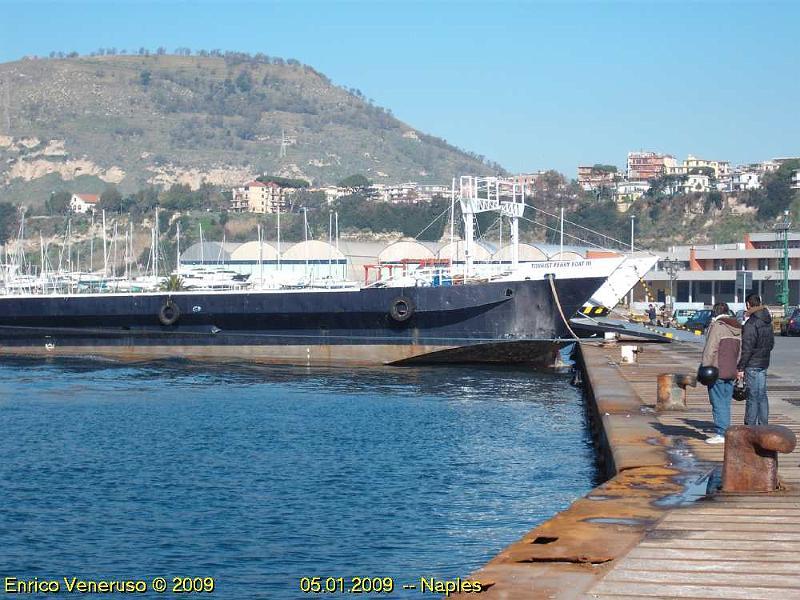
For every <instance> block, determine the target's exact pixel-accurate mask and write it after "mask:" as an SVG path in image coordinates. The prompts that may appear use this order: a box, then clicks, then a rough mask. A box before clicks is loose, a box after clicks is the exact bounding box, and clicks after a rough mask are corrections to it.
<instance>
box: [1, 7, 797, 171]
mask: <svg viewBox="0 0 800 600" xmlns="http://www.w3.org/2000/svg"><path fill="white" fill-rule="evenodd" d="M112 46H113V47H116V48H117V49H121V48H126V49H128V50H129V51H130V50H135V49H138V48H139V47H140V46H144V47H146V48H149V49H151V50H155V48H157V47H158V46H164V47H166V48H167V49H168V50H169V51H173V50H174V49H175V48H178V47H189V48H192V49H201V48H203V49H213V48H219V49H223V50H239V51H244V52H250V53H256V52H263V53H265V54H268V55H270V56H281V57H283V58H296V59H298V60H300V61H301V62H303V63H306V64H309V65H311V66H313V67H314V68H316V69H317V70H319V71H321V72H323V73H325V74H326V75H327V76H328V77H330V78H331V79H332V80H333V81H334V82H335V83H337V84H339V85H344V86H346V87H355V88H358V89H360V90H361V91H362V92H363V93H364V94H365V95H366V96H367V97H369V98H373V99H374V100H375V102H376V103H378V104H380V105H381V106H384V107H386V108H390V109H391V110H392V111H393V112H394V114H395V115H396V116H397V117H398V118H400V119H401V120H403V121H405V122H406V123H408V124H409V125H411V126H412V127H415V128H417V129H419V130H422V131H424V132H426V133H431V134H433V135H436V136H439V137H442V138H444V139H446V140H447V141H448V142H450V143H452V144H455V145H457V146H459V147H461V148H464V149H467V150H470V151H473V152H477V153H478V154H482V155H484V156H486V157H488V158H489V159H492V160H495V161H497V162H499V163H500V164H501V165H503V166H504V167H505V168H507V169H509V170H511V171H514V172H529V171H536V170H540V169H549V168H554V169H558V170H559V171H562V172H564V173H566V174H568V175H571V176H573V177H574V176H575V173H576V169H577V166H578V165H579V164H595V163H608V164H615V165H617V166H619V167H624V164H625V159H626V155H627V153H628V152H629V151H634V150H643V149H644V150H654V151H659V152H666V153H669V154H672V155H674V156H676V157H677V158H679V159H682V158H685V156H686V155H687V154H690V153H691V154H694V155H695V156H700V157H703V158H708V159H716V160H730V161H731V162H733V163H735V164H738V163H746V162H755V161H759V160H765V159H769V158H773V157H780V156H797V155H798V154H800V114H798V106H800V103H798V101H799V100H800V2H791V1H785V2H715V1H707V2H677V1H663V2H648V1H644V0H640V1H636V2H606V1H594V2H576V1H562V2H522V1H517V2H512V1H495V2H493V1H491V0H483V1H481V2H477V1H466V2H465V1H444V0H442V1H436V0H428V1H425V2H423V1H414V0H405V1H397V2H395V1H388V0H386V1H383V0H372V1H349V2H341V1H336V0H327V1H325V0H322V1H319V0H317V1H312V0H286V1H271V2H268V1H262V2H221V1H216V2H214V1H210V0H207V1H195V2H177V1H154V0H140V1H138V2H124V1H122V2H121V1H113V2H112V1H111V0H104V1H88V2H87V1H80V2H79V1H68V0H62V1H59V2H40V1H38V0H30V1H28V2H13V1H8V0H0V62H6V61H12V60H18V59H19V58H21V57H23V56H26V55H40V56H46V55H47V54H49V53H50V51H53V50H55V51H59V50H60V51H65V52H69V51H73V50H75V51H77V52H79V53H81V54H84V53H88V52H91V51H93V50H96V49H97V48H100V47H103V48H105V47H112Z"/></svg>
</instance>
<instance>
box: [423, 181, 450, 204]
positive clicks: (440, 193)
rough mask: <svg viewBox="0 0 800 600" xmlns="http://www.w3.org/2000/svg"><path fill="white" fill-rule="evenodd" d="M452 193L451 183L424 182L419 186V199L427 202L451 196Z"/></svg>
mask: <svg viewBox="0 0 800 600" xmlns="http://www.w3.org/2000/svg"><path fill="white" fill-rule="evenodd" d="M451 193H452V190H451V188H450V185H443V184H440V183H432V184H423V185H420V186H419V188H417V195H418V197H419V199H420V200H423V201H425V202H430V201H431V200H433V199H434V198H449V197H450V194H451Z"/></svg>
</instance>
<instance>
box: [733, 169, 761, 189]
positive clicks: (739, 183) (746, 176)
mask: <svg viewBox="0 0 800 600" xmlns="http://www.w3.org/2000/svg"><path fill="white" fill-rule="evenodd" d="M760 187H761V180H760V178H759V175H758V173H756V172H755V171H739V172H737V173H734V174H733V178H732V179H731V191H732V192H743V191H745V190H757V189H758V188H760Z"/></svg>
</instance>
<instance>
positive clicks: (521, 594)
mask: <svg viewBox="0 0 800 600" xmlns="http://www.w3.org/2000/svg"><path fill="white" fill-rule="evenodd" d="M640 347H641V352H639V353H638V364H631V365H628V364H622V363H621V361H620V347H619V346H618V345H616V344H596V343H583V344H581V345H580V356H579V365H580V369H581V371H582V374H583V381H584V383H585V387H586V402H587V410H588V411H589V414H590V416H591V421H592V429H593V432H592V433H593V436H594V439H595V444H596V447H597V452H598V456H599V459H600V460H601V462H602V464H603V466H604V469H605V471H606V473H607V476H608V477H609V479H608V480H607V481H606V482H605V483H603V484H602V485H600V486H598V487H597V488H595V489H594V490H593V491H591V492H590V493H589V494H587V495H586V496H585V497H583V498H580V499H579V500H577V501H576V502H574V503H573V504H572V505H571V506H570V507H569V508H567V509H566V510H564V511H562V512H561V513H559V514H557V515H555V516H554V517H553V518H552V519H550V520H549V521H546V522H544V523H542V524H541V525H539V526H538V527H536V528H535V529H533V530H532V531H530V532H529V533H527V534H526V535H524V536H523V537H522V538H521V539H520V540H519V541H517V542H515V543H513V544H511V545H510V546H508V547H506V548H505V549H504V550H502V551H501V552H500V553H499V554H498V555H497V556H496V557H495V558H494V559H492V560H491V561H490V562H488V563H487V564H486V565H485V566H483V567H482V568H481V569H479V570H478V571H477V572H475V573H473V574H472V576H471V578H473V579H477V580H479V581H480V582H481V583H482V584H483V586H484V588H485V589H486V591H485V592H484V594H483V596H484V597H486V598H502V599H516V598H527V599H538V598H555V599H560V600H567V599H577V598H581V599H589V598H594V599H608V600H610V599H612V598H748V599H752V598H762V599H765V600H766V599H775V598H800V571H798V569H797V564H798V563H797V558H796V557H797V552H798V551H800V465H799V464H798V463H799V462H800V461H798V459H799V458H800V451H798V449H797V448H796V447H795V444H794V439H795V435H797V434H800V380H797V379H794V380H791V379H790V378H791V375H790V374H789V373H788V372H787V371H786V370H784V371H779V370H778V369H773V373H772V374H771V376H770V385H771V388H770V403H771V416H770V424H771V425H772V424H773V423H774V424H775V425H778V426H780V429H779V431H780V433H781V435H783V436H784V437H785V439H786V440H789V439H790V438H791V444H789V445H788V446H786V447H784V448H783V450H786V449H787V448H789V447H790V448H791V450H792V451H791V454H788V455H783V456H781V457H780V459H779V460H778V464H779V465H780V468H779V484H778V489H777V490H775V491H772V492H767V493H765V492H756V491H746V492H724V491H719V490H717V487H718V485H719V479H718V477H717V474H718V473H719V472H720V469H721V465H722V461H723V452H724V448H723V447H722V446H721V445H719V446H711V445H708V444H706V443H705V438H706V434H705V430H706V428H708V429H710V426H711V414H710V406H709V403H708V397H707V394H706V390H705V388H704V387H703V386H697V387H691V386H686V387H685V394H686V395H685V399H686V406H685V408H680V409H678V410H676V409H675V408H674V407H673V408H672V409H671V410H669V411H664V412H656V398H657V395H658V389H657V385H658V377H659V375H662V374H664V373H673V374H681V373H685V374H690V373H694V371H695V370H696V368H697V364H698V363H699V359H700V349H701V348H700V346H699V345H698V344H693V343H683V342H673V343H671V344H668V345H662V344H640ZM743 404H744V403H739V402H734V406H733V414H732V421H731V423H732V424H736V423H741V422H743V414H744V406H743ZM742 429H745V428H742ZM787 443H788V442H787ZM729 445H730V444H729ZM467 596H468V595H462V596H459V597H467Z"/></svg>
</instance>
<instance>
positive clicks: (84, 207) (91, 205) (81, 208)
mask: <svg viewBox="0 0 800 600" xmlns="http://www.w3.org/2000/svg"><path fill="white" fill-rule="evenodd" d="M99 202H100V195H99V194H72V197H71V198H70V199H69V209H70V210H71V211H72V212H74V213H81V214H85V213H87V212H89V211H91V212H94V211H95V210H96V209H97V204H98V203H99Z"/></svg>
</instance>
